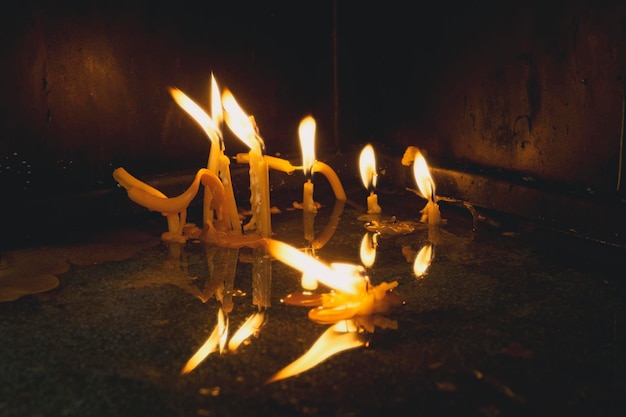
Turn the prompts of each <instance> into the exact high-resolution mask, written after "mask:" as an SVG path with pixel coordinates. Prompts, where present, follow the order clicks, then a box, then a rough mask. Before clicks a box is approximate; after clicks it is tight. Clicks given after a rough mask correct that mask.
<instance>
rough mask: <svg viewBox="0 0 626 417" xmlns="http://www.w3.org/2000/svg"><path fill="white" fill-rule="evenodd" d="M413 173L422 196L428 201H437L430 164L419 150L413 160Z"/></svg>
mask: <svg viewBox="0 0 626 417" xmlns="http://www.w3.org/2000/svg"><path fill="white" fill-rule="evenodd" d="M413 175H415V182H416V183H417V188H418V189H419V191H420V193H421V194H422V197H424V198H425V199H426V200H428V201H435V182H434V181H433V178H432V177H431V175H430V170H429V169H428V164H427V163H426V159H425V158H424V155H422V153H421V152H419V151H418V152H417V153H416V155H415V160H414V161H413Z"/></svg>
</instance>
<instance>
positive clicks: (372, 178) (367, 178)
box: [359, 144, 382, 213]
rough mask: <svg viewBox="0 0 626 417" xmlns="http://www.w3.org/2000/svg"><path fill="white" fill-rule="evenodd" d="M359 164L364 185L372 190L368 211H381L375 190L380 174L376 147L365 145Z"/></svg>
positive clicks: (368, 200) (368, 198)
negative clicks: (375, 151)
mask: <svg viewBox="0 0 626 417" xmlns="http://www.w3.org/2000/svg"><path fill="white" fill-rule="evenodd" d="M359 166H360V171H361V180H362V181H363V185H364V186H365V189H366V190H369V192H370V195H369V196H368V197H367V212H368V213H380V212H381V211H382V209H381V207H380V206H379V205H378V196H377V195H376V193H375V192H374V190H375V188H376V180H377V178H378V174H377V172H376V156H375V155H374V147H373V146H372V145H370V144H368V145H365V147H364V148H363V150H362V151H361V155H360V157H359Z"/></svg>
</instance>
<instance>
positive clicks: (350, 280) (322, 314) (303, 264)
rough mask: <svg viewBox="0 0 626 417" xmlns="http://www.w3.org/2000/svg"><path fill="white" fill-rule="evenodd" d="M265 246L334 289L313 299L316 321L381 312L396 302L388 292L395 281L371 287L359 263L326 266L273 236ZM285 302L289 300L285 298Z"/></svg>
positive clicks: (308, 303) (312, 316)
mask: <svg viewBox="0 0 626 417" xmlns="http://www.w3.org/2000/svg"><path fill="white" fill-rule="evenodd" d="M267 247H268V251H269V253H270V254H271V255H272V256H274V257H275V258H277V259H278V260H280V261H281V262H283V263H284V264H286V265H289V266H291V267H293V268H295V269H297V270H299V271H301V272H302V273H306V274H308V276H309V278H316V279H317V280H318V281H319V282H320V283H321V284H323V285H325V286H327V287H329V288H331V289H332V290H333V291H332V292H330V293H327V294H322V295H321V297H319V299H318V298H316V300H318V301H319V304H321V305H319V306H318V307H317V308H314V309H312V310H310V311H309V318H310V319H311V320H313V321H315V322H317V323H327V324H328V323H335V322H337V321H339V320H345V319H349V318H352V317H354V316H360V315H372V314H375V313H384V312H386V311H388V310H389V309H390V308H391V307H393V306H395V305H397V304H398V300H397V298H396V296H395V295H392V294H391V291H392V290H393V289H394V288H395V287H397V285H398V282H397V281H393V282H390V283H388V282H382V283H381V284H379V285H375V286H372V285H370V282H369V277H368V276H367V275H366V274H365V269H364V268H363V267H362V266H361V265H353V264H346V263H332V264H330V265H326V264H324V263H323V262H320V261H318V260H317V259H315V258H313V257H312V256H309V255H307V254H305V253H303V252H301V251H299V250H298V249H296V248H294V247H292V246H290V245H289V244H287V243H284V242H280V241H277V240H273V239H268V240H267ZM290 300H291V301H290V302H289V303H290V304H296V303H297V301H296V302H294V298H290ZM302 300H303V302H304V303H305V304H302V305H312V304H311V301H310V300H308V299H306V298H303V299H302ZM285 302H288V301H287V299H286V300H285Z"/></svg>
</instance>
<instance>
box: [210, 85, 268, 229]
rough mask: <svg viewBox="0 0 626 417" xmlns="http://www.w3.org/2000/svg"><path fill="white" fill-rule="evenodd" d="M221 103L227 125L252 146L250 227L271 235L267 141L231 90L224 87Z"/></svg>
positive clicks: (250, 160) (250, 154) (250, 159)
mask: <svg viewBox="0 0 626 417" xmlns="http://www.w3.org/2000/svg"><path fill="white" fill-rule="evenodd" d="M222 104H223V106H224V109H225V110H226V117H225V120H226V124H227V125H228V127H229V128H230V129H231V130H232V131H233V133H234V134H235V135H236V136H237V137H238V138H239V139H241V140H242V141H243V142H244V143H245V144H246V145H248V147H249V148H250V152H248V157H249V164H250V205H251V209H252V219H251V220H250V223H248V228H252V227H256V230H257V231H258V232H259V233H260V234H261V236H263V237H270V236H271V234H272V226H271V213H270V191H269V171H268V164H267V160H266V157H265V144H264V142H263V139H262V138H261V137H260V136H259V135H258V132H257V128H256V124H255V123H254V118H253V117H252V116H250V117H248V116H247V115H246V113H245V112H244V111H243V110H242V109H241V107H239V104H237V101H236V100H235V98H234V96H233V95H232V93H231V92H230V91H229V90H225V91H224V93H223V94H222Z"/></svg>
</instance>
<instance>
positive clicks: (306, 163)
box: [298, 116, 316, 178]
mask: <svg viewBox="0 0 626 417" xmlns="http://www.w3.org/2000/svg"><path fill="white" fill-rule="evenodd" d="M315 127H316V125H315V119H314V118H313V117H312V116H307V117H305V118H304V119H302V121H301V122H300V127H299V128H298V133H299V136H300V147H301V149H302V169H303V171H304V175H305V176H306V177H307V178H308V177H309V176H310V175H311V173H312V172H311V171H312V169H313V164H314V163H315Z"/></svg>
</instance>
